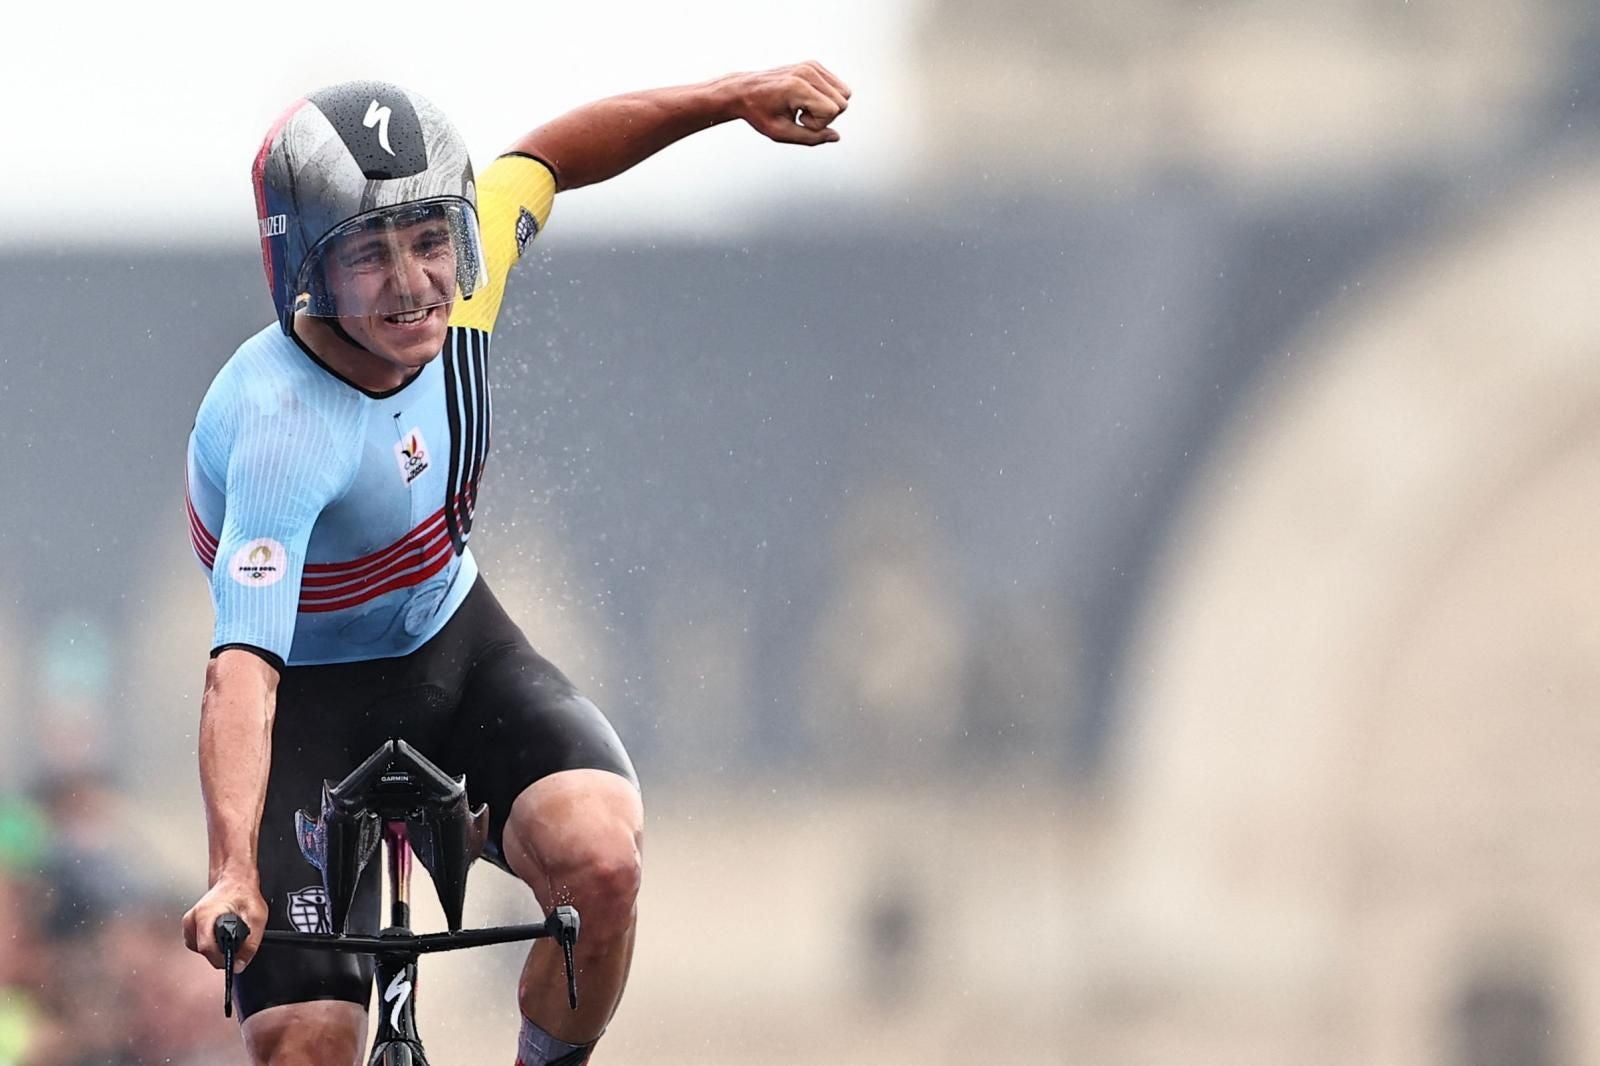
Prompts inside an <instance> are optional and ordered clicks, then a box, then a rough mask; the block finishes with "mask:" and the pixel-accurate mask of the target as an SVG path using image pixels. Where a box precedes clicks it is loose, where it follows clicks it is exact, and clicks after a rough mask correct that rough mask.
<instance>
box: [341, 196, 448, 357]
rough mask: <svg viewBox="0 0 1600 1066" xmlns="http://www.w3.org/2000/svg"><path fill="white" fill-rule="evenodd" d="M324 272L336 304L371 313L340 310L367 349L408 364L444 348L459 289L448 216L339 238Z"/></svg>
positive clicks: (349, 329)
mask: <svg viewBox="0 0 1600 1066" xmlns="http://www.w3.org/2000/svg"><path fill="white" fill-rule="evenodd" d="M325 270H326V275H327V282H328V288H329V290H330V292H331V293H332V294H333V297H334V302H335V306H336V307H351V308H359V309H366V310H367V311H368V313H366V314H358V315H340V316H339V324H340V325H341V326H343V327H344V329H345V331H346V332H348V333H349V334H350V335H351V336H352V337H354V338H355V339H356V340H357V341H359V342H360V343H361V345H362V346H363V347H365V348H366V349H367V350H368V351H371V352H372V353H373V354H375V355H377V356H379V357H381V358H383V359H385V360H387V361H389V362H391V363H394V364H396V365H399V366H402V367H406V368H415V367H420V366H423V365H425V364H426V363H428V362H429V361H430V360H431V359H433V357H434V356H436V355H438V354H439V350H440V349H441V348H442V347H443V346H444V338H445V333H446V331H447V330H448V329H449V323H450V308H451V306H452V300H453V298H454V296H455V287H456V254H455V245H454V244H453V243H452V242H451V239H450V226H449V223H447V222H446V221H445V220H444V219H443V218H430V219H423V220H421V221H417V222H413V223H411V224H409V225H403V226H397V227H394V228H393V229H387V230H374V231H371V232H366V233H357V234H354V235H352V236H349V237H343V238H340V239H339V241H338V243H337V244H336V245H335V246H334V248H333V249H332V250H331V253H330V254H329V255H328V257H327V259H326V262H325ZM407 308H419V310H406V309H407Z"/></svg>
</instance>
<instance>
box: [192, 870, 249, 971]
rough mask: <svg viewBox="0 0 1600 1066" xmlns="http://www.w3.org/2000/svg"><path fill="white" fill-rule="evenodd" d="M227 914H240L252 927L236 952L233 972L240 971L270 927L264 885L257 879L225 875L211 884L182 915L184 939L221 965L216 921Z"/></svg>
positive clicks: (210, 960) (213, 963)
mask: <svg viewBox="0 0 1600 1066" xmlns="http://www.w3.org/2000/svg"><path fill="white" fill-rule="evenodd" d="M224 914H236V915H238V916H239V917H240V918H243V919H244V922H245V925H247V926H248V927H249V929H250V935H249V937H248V938H247V939H246V940H245V942H244V944H243V945H242V946H241V947H240V948H239V951H238V954H237V955H235V956H234V960H233V972H234V973H238V972H239V971H241V970H243V969H244V968H245V967H246V966H248V965H249V964H250V960H251V959H252V958H254V957H255V953H256V950H257V949H258V948H260V947H261V936H262V933H263V932H265V930H266V928H267V901H266V900H265V899H263V898H262V896H261V887H260V885H259V884H257V883H256V881H255V880H254V879H251V880H249V881H245V880H243V879H233V878H226V877H225V878H220V879H219V880H218V881H217V883H216V884H214V885H212V886H211V888H210V889H209V890H208V891H207V892H206V894H205V895H203V896H201V897H200V900H199V902H198V903H196V904H195V905H194V906H193V907H190V908H189V911H188V913H187V914H185V915H184V916H183V942H184V943H185V944H187V945H188V946H189V950H190V951H197V952H199V953H200V954H202V955H204V956H205V957H206V959H207V960H208V961H209V962H210V963H211V965H213V966H215V967H217V968H218V969H221V968H222V949H221V948H220V947H218V946H217V937H216V924H217V919H218V918H220V917H221V916H222V915H224Z"/></svg>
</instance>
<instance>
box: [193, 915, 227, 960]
mask: <svg viewBox="0 0 1600 1066" xmlns="http://www.w3.org/2000/svg"><path fill="white" fill-rule="evenodd" d="M198 910H199V908H196V911H197V912H198ZM214 924H215V923H214V921H213V922H204V921H201V920H200V915H199V913H196V914H195V921H194V927H195V948H194V949H195V950H196V951H198V952H199V953H200V954H202V955H204V956H205V957H206V961H207V962H209V963H210V964H211V965H213V966H215V967H216V968H217V969H219V970H220V969H222V949H221V948H219V947H217V936H216V933H215V932H214V931H213V929H212V926H213V925H214Z"/></svg>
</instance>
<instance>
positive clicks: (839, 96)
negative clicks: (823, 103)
mask: <svg viewBox="0 0 1600 1066" xmlns="http://www.w3.org/2000/svg"><path fill="white" fill-rule="evenodd" d="M795 69H796V70H797V71H799V73H800V76H801V77H802V78H803V79H804V80H805V83H806V85H807V86H809V87H810V88H811V89H813V90H815V91H817V92H820V93H821V94H822V95H824V96H826V97H827V98H828V99H829V100H830V101H832V103H833V106H834V109H835V110H834V114H835V117H837V115H838V113H839V112H840V111H843V110H844V109H845V108H847V107H849V106H850V95H849V93H845V92H841V91H840V90H839V87H838V86H837V85H835V84H834V83H833V82H831V81H829V80H828V79H827V78H825V77H823V75H822V73H821V72H819V71H818V70H816V69H813V66H812V64H809V63H803V64H801V65H800V66H799V67H797V68H795Z"/></svg>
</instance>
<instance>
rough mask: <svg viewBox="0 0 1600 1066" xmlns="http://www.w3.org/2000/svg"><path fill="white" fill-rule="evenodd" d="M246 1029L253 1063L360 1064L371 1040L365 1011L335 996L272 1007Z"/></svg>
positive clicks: (280, 1065) (251, 1020) (264, 1065)
mask: <svg viewBox="0 0 1600 1066" xmlns="http://www.w3.org/2000/svg"><path fill="white" fill-rule="evenodd" d="M243 1028H244V1045H245V1047H246V1048H247V1049H248V1050H249V1052H250V1061H251V1063H253V1064H254V1066H358V1064H359V1062H360V1059H361V1052H362V1049H363V1048H365V1047H366V1044H367V1012H366V1009H365V1008H364V1007H361V1006H358V1005H357V1004H354V1003H348V1002H345V1001H343V1000H337V999H323V1000H312V1001H310V1002H307V1003H286V1004H284V1005H283V1006H281V1007H268V1008H267V1009H266V1010H263V1011H260V1012H258V1013H256V1014H252V1015H251V1016H250V1017H249V1018H246V1019H245V1022H244V1026H243Z"/></svg>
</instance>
